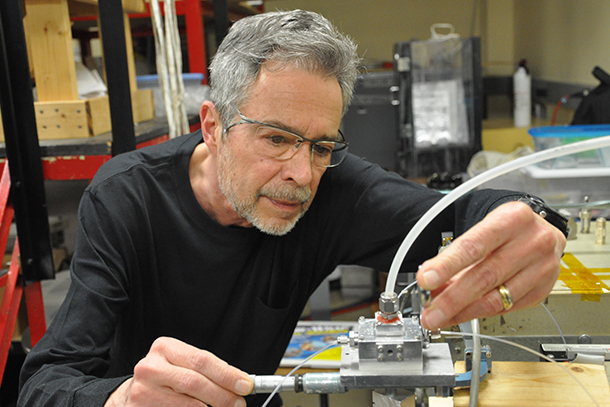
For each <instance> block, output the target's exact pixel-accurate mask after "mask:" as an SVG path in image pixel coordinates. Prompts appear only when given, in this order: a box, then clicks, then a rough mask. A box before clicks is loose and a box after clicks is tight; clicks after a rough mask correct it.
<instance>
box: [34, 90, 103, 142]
mask: <svg viewBox="0 0 610 407" xmlns="http://www.w3.org/2000/svg"><path fill="white" fill-rule="evenodd" d="M34 105H35V109H36V127H37V130H38V138H39V139H40V140H43V139H46V140H50V139H62V138H84V137H89V136H90V134H91V129H90V127H89V116H90V114H89V112H88V111H87V110H88V107H87V103H86V101H84V100H72V101H53V102H35V103H34Z"/></svg>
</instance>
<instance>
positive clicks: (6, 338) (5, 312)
mask: <svg viewBox="0 0 610 407" xmlns="http://www.w3.org/2000/svg"><path fill="white" fill-rule="evenodd" d="M18 279H19V245H18V244H17V240H15V247H14V248H13V256H12V257H11V265H10V267H9V270H8V279H7V282H6V286H5V287H4V295H3V297H2V306H0V334H2V337H1V342H0V382H1V381H2V377H3V376H4V368H5V367H6V359H7V357H8V351H9V349H10V347H11V342H12V341H13V331H14V330H15V322H16V321H17V314H18V313H19V304H21V295H22V293H23V287H22V286H21V284H19V283H18Z"/></svg>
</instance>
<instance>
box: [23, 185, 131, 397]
mask: <svg viewBox="0 0 610 407" xmlns="http://www.w3.org/2000/svg"><path fill="white" fill-rule="evenodd" d="M111 213H112V210H111V208H108V207H106V206H105V205H104V204H103V203H102V202H100V201H99V200H97V199H96V197H95V196H93V195H92V194H91V193H90V192H89V191H88V190H87V191H86V192H85V195H84V196H83V199H82V201H81V205H80V207H79V228H78V232H77V243H76V248H75V255H74V259H73V262H72V264H71V270H70V273H71V277H72V280H71V285H70V288H69V290H68V293H67V295H66V299H65V300H64V302H63V304H62V306H61V307H60V309H59V311H58V313H57V315H56V316H55V318H54V320H53V321H52V323H51V325H50V326H49V328H48V330H47V332H46V334H45V335H44V336H43V338H42V339H41V340H40V341H39V342H38V344H37V345H36V346H35V347H34V348H33V349H32V350H31V352H30V353H29V354H28V356H27V357H26V360H25V363H24V365H23V367H22V370H21V375H20V397H19V401H18V406H49V407H50V406H75V407H79V406H83V407H84V406H103V405H104V403H105V401H106V399H107V398H108V396H109V395H110V393H111V392H112V391H114V390H115V389H116V387H118V386H119V385H120V384H121V383H122V382H123V381H124V380H126V379H127V378H128V377H129V376H124V377H114V378H104V377H105V374H106V372H107V371H108V368H109V366H110V347H111V344H112V340H113V335H114V330H115V329H114V327H115V326H116V323H117V320H118V318H119V315H120V312H121V309H122V307H123V306H124V305H125V304H126V303H127V301H128V296H127V293H128V282H127V278H126V275H125V273H121V272H117V270H121V271H124V270H125V269H126V267H127V266H126V264H128V263H129V262H130V261H132V260H131V259H129V258H127V257H126V255H125V254H124V253H118V252H117V248H119V247H124V248H125V247H129V245H130V244H131V243H130V239H129V233H127V232H126V228H127V226H126V223H125V222H108V219H110V216H111ZM124 215H128V214H124ZM112 216H114V217H116V216H117V214H116V213H114V214H113V215H112ZM125 252H127V253H129V250H126V251H125Z"/></svg>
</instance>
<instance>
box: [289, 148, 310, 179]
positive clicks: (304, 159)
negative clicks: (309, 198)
mask: <svg viewBox="0 0 610 407" xmlns="http://www.w3.org/2000/svg"><path fill="white" fill-rule="evenodd" d="M312 165H313V162H312V161H311V145H310V144H309V143H301V144H300V145H299V147H298V148H297V150H296V152H295V153H294V155H293V156H292V158H290V159H289V160H287V161H286V163H285V165H284V168H283V177H284V178H285V179H292V180H294V181H295V182H296V183H297V184H298V185H299V186H305V185H309V184H310V183H311V180H312V178H313V169H312Z"/></svg>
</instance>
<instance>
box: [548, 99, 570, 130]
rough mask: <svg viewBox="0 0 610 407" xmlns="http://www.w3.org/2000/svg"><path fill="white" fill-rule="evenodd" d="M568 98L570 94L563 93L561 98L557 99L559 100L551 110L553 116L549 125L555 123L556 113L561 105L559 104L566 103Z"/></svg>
mask: <svg viewBox="0 0 610 407" xmlns="http://www.w3.org/2000/svg"><path fill="white" fill-rule="evenodd" d="M569 98H570V95H563V96H562V97H561V99H559V102H557V104H556V105H555V110H553V117H552V118H551V126H554V125H555V121H556V120H557V113H559V108H560V107H561V105H563V104H564V103H566V102H567V101H568V99H569Z"/></svg>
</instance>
